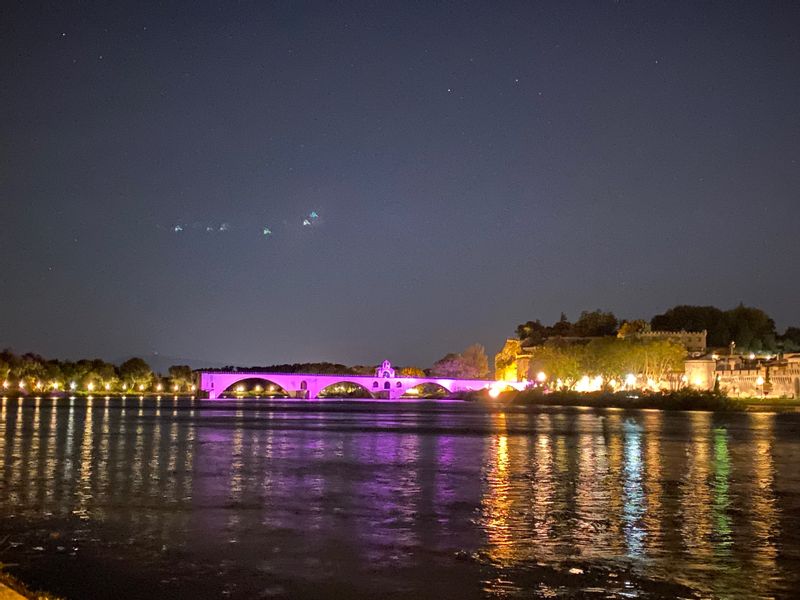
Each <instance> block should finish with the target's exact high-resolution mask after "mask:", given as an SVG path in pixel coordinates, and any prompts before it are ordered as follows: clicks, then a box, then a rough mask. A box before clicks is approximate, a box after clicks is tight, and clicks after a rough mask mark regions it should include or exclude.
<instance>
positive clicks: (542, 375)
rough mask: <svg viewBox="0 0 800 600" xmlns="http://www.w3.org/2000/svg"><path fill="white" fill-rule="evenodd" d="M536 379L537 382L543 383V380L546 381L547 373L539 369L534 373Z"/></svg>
mask: <svg viewBox="0 0 800 600" xmlns="http://www.w3.org/2000/svg"><path fill="white" fill-rule="evenodd" d="M536 381H538V382H539V383H544V382H545V381H547V375H546V374H545V372H544V371H539V372H538V373H537V374H536Z"/></svg>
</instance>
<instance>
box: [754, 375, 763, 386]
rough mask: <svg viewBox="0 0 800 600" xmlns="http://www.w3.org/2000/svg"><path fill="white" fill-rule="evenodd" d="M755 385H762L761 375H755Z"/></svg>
mask: <svg viewBox="0 0 800 600" xmlns="http://www.w3.org/2000/svg"><path fill="white" fill-rule="evenodd" d="M756 385H764V378H763V377H762V376H761V375H759V376H758V377H756Z"/></svg>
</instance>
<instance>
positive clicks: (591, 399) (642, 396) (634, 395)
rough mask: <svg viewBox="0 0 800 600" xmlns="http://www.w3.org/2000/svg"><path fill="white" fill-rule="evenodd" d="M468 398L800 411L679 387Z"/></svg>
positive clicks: (793, 404) (791, 401)
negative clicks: (674, 389)
mask: <svg viewBox="0 0 800 600" xmlns="http://www.w3.org/2000/svg"><path fill="white" fill-rule="evenodd" d="M467 400H480V401H484V402H487V403H494V404H497V403H501V404H505V405H508V406H515V407H527V406H575V407H593V408H620V409H656V410H679V411H680V410H708V411H720V412H731V411H732V412H759V411H768V412H776V411H777V412H794V411H800V399H796V398H730V397H728V396H725V395H724V394H715V393H713V392H701V391H697V390H680V391H675V392H639V391H637V392H631V391H627V392H574V391H556V392H546V391H543V390H542V389H541V388H534V389H529V390H523V391H521V392H516V391H513V392H512V391H509V392H503V393H502V394H500V396H499V397H498V398H497V399H496V400H493V399H491V398H489V396H488V394H485V393H482V394H474V395H472V396H471V397H469V398H467Z"/></svg>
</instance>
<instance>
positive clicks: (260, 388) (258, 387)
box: [255, 385, 264, 392]
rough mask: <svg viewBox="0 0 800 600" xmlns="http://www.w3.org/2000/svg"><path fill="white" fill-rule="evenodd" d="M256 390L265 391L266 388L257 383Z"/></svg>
mask: <svg viewBox="0 0 800 600" xmlns="http://www.w3.org/2000/svg"><path fill="white" fill-rule="evenodd" d="M255 391H256V392H263V391H264V388H262V387H261V386H260V385H257V386H256V387H255Z"/></svg>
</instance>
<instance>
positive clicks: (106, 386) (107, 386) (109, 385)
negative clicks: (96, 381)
mask: <svg viewBox="0 0 800 600" xmlns="http://www.w3.org/2000/svg"><path fill="white" fill-rule="evenodd" d="M105 388H106V391H108V390H110V389H111V384H110V383H107V384H106V385H105Z"/></svg>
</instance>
